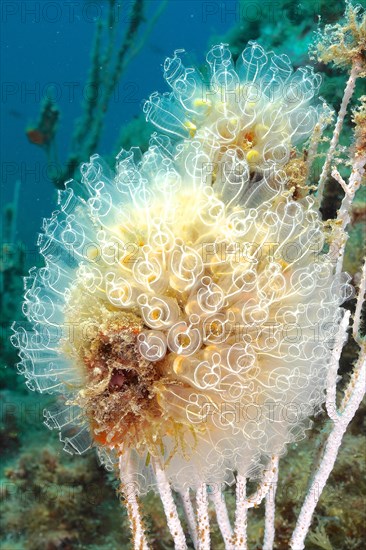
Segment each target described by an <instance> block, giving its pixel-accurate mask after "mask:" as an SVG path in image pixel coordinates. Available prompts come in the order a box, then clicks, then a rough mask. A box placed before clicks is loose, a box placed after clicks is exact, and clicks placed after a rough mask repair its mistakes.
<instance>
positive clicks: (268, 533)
mask: <svg viewBox="0 0 366 550" xmlns="http://www.w3.org/2000/svg"><path fill="white" fill-rule="evenodd" d="M278 462H279V458H278V457H274V460H273V463H272V464H273V469H274V475H273V478H272V482H271V487H270V490H269V491H268V493H267V494H266V500H265V518H264V540H263V550H272V548H273V543H274V538H275V510H276V490H277V482H278Z"/></svg>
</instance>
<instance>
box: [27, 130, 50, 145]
mask: <svg viewBox="0 0 366 550" xmlns="http://www.w3.org/2000/svg"><path fill="white" fill-rule="evenodd" d="M26 134H27V138H28V139H29V141H30V142H31V143H33V144H34V145H45V144H46V142H47V137H46V136H45V135H44V134H43V133H42V132H41V131H40V130H39V129H38V128H30V129H29V130H27V131H26Z"/></svg>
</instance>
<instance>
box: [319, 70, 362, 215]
mask: <svg viewBox="0 0 366 550" xmlns="http://www.w3.org/2000/svg"><path fill="white" fill-rule="evenodd" d="M361 68H362V67H361V61H360V60H356V61H355V62H354V63H353V65H352V69H351V73H350V75H349V78H348V81H347V84H346V88H345V90H344V94H343V99H342V103H341V107H340V109H339V113H338V118H337V122H336V125H335V128H334V132H333V136H332V139H331V142H330V145H329V149H328V152H327V156H326V159H325V162H324V165H323V168H322V172H321V174H320V178H319V184H318V191H317V204H318V206H321V202H322V198H323V193H324V186H325V182H326V180H327V176H328V172H329V168H330V164H331V162H332V159H333V157H334V153H335V150H336V147H337V145H338V142H339V136H340V133H341V130H342V127H343V122H344V117H345V116H346V113H347V107H348V104H349V102H350V99H351V97H352V95H353V92H354V90H355V86H356V80H357V77H358V74H359V72H360V71H361Z"/></svg>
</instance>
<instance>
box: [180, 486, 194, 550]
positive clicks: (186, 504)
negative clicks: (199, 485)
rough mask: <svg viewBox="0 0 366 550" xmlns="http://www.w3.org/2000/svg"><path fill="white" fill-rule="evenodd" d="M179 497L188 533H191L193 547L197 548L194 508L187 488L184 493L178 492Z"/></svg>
mask: <svg viewBox="0 0 366 550" xmlns="http://www.w3.org/2000/svg"><path fill="white" fill-rule="evenodd" d="M180 497H181V499H182V505H183V510H184V514H185V517H186V520H187V525H188V530H189V534H190V535H191V539H192V542H193V546H194V547H195V548H198V533H197V523H196V516H195V513H194V509H193V506H192V502H191V497H190V494H189V489H187V491H186V492H185V493H180Z"/></svg>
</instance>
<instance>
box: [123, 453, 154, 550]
mask: <svg viewBox="0 0 366 550" xmlns="http://www.w3.org/2000/svg"><path fill="white" fill-rule="evenodd" d="M127 461H128V460H127ZM119 470H120V479H121V482H122V483H121V490H122V494H123V496H124V499H125V506H126V510H127V515H128V520H129V523H130V528H131V533H132V544H133V548H134V550H148V549H149V545H148V543H147V539H146V536H145V532H144V525H143V521H142V517H141V513H140V507H139V503H138V499H137V492H136V488H135V486H134V484H132V483H125V484H124V483H123V479H125V478H126V472H127V470H128V465H127V467H126V456H120V458H119Z"/></svg>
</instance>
